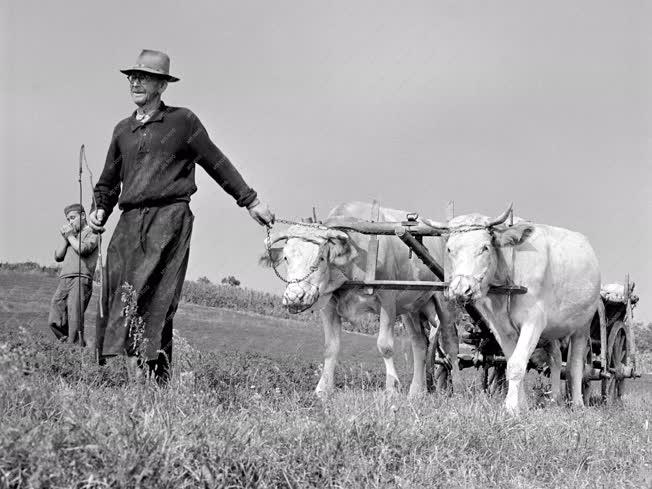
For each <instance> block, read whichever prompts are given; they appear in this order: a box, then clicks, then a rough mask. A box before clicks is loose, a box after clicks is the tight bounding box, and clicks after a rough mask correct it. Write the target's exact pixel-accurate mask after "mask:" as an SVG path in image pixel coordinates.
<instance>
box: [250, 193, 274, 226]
mask: <svg viewBox="0 0 652 489" xmlns="http://www.w3.org/2000/svg"><path fill="white" fill-rule="evenodd" d="M247 209H248V210H249V215H250V216H251V217H252V218H253V220H254V221H256V222H257V223H258V224H260V225H261V226H271V225H272V224H274V219H276V218H275V217H274V214H273V213H272V211H270V210H269V207H267V205H266V204H263V203H262V202H261V201H260V200H258V199H256V200H254V201H253V202H252V203H251V204H249V205H248V206H247Z"/></svg>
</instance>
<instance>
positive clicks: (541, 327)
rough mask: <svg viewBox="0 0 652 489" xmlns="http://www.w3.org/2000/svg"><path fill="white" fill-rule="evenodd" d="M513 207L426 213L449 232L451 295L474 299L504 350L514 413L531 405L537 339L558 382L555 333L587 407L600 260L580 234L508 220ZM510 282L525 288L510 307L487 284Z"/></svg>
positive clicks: (577, 396) (575, 390) (573, 386)
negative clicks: (439, 215)
mask: <svg viewBox="0 0 652 489" xmlns="http://www.w3.org/2000/svg"><path fill="white" fill-rule="evenodd" d="M510 211H511V207H510V208H509V209H508V210H507V211H506V212H505V213H504V214H503V215H501V216H500V217H499V218H496V219H494V220H491V219H489V218H488V217H486V216H482V215H479V214H470V215H464V216H459V217H456V218H454V219H452V220H450V221H449V222H448V224H441V223H437V222H434V221H430V220H428V219H423V222H424V223H425V224H428V225H430V226H431V227H433V228H435V229H438V230H440V231H442V232H443V233H447V235H448V239H447V243H446V255H447V263H446V273H447V279H448V280H450V286H449V289H448V291H447V294H448V295H449V298H452V299H455V300H457V301H461V302H471V301H472V302H473V303H474V304H475V305H476V307H477V308H478V310H479V311H480V313H481V314H482V315H483V317H484V318H485V320H486V321H487V323H488V326H489V327H490V329H491V331H492V332H493V334H494V335H495V336H496V340H497V341H498V343H499V344H500V347H501V348H502V350H503V352H504V353H505V356H506V357H507V359H508V360H507V380H508V391H507V397H506V399H505V407H506V408H507V410H508V411H510V412H512V413H515V414H517V413H518V412H519V411H520V410H521V409H526V408H527V400H526V396H525V388H524V385H523V378H524V376H525V372H526V368H527V364H528V360H529V359H530V356H531V355H532V352H533V351H534V349H535V348H536V346H537V343H538V342H539V340H542V344H546V343H547V344H548V346H549V349H550V350H549V354H550V355H551V358H550V360H551V362H550V363H551V379H552V380H553V389H555V381H556V383H557V386H558V382H559V381H558V379H559V373H558V372H559V364H560V363H561V358H560V356H559V353H558V352H559V346H558V342H557V341H555V340H556V339H561V338H565V337H570V343H571V344H570V347H569V354H568V362H567V384H570V393H571V395H572V401H573V404H574V405H576V406H582V405H583V399H582V374H583V369H584V362H585V358H586V355H585V353H586V347H587V344H588V338H589V329H590V325H591V319H592V318H593V315H594V314H595V313H596V310H597V308H598V302H599V301H600V270H599V267H598V260H597V258H596V255H595V252H594V251H593V248H592V247H591V245H590V244H589V242H588V240H587V239H586V237H584V236H583V235H581V234H579V233H576V232H572V231H568V230H566V229H562V228H558V227H553V226H547V225H543V224H533V223H529V222H526V221H524V220H522V219H517V220H515V222H514V224H513V226H505V225H504V222H505V221H506V220H507V216H508V215H509V213H510ZM510 281H512V282H513V283H515V284H518V285H524V286H526V287H527V288H528V291H527V294H524V295H515V296H512V298H511V304H509V307H508V302H509V301H508V298H507V296H505V295H499V294H490V295H488V294H487V292H488V290H489V286H490V285H492V284H506V283H509V282H510ZM508 309H509V311H508ZM555 357H556V358H555ZM556 390H557V391H558V387H556ZM555 394H557V392H555Z"/></svg>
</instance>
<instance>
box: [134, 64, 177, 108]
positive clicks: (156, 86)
mask: <svg viewBox="0 0 652 489" xmlns="http://www.w3.org/2000/svg"><path fill="white" fill-rule="evenodd" d="M127 79H128V80H129V88H130V90H131V98H132V99H133V101H134V103H135V104H136V105H137V106H139V107H142V106H143V105H145V104H147V103H148V102H151V101H152V100H154V99H156V97H158V96H160V95H161V94H162V93H163V92H164V91H165V89H166V88H167V86H168V82H167V81H165V80H163V79H161V78H158V77H156V76H154V75H150V74H148V73H143V72H140V71H134V72H132V73H131V74H129V76H128V77H127Z"/></svg>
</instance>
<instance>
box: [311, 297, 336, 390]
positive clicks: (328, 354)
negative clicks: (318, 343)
mask: <svg viewBox="0 0 652 489" xmlns="http://www.w3.org/2000/svg"><path fill="white" fill-rule="evenodd" d="M320 314H321V320H322V325H323V327H324V368H323V370H322V372H321V378H320V379H319V383H318V384H317V388H316V389H315V394H317V396H319V397H321V398H325V397H327V396H328V394H329V393H331V392H332V391H333V389H334V387H335V365H336V364H337V356H338V355H339V353H340V347H341V342H340V336H341V332H342V319H341V318H340V315H339V314H338V313H337V310H336V304H335V300H334V299H331V300H330V302H329V303H328V304H327V305H326V307H324V308H323V309H322V310H321V311H320Z"/></svg>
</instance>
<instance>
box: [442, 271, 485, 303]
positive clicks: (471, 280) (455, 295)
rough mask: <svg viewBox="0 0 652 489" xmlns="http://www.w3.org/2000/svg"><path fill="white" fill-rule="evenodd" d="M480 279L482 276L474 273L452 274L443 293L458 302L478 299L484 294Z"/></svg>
mask: <svg viewBox="0 0 652 489" xmlns="http://www.w3.org/2000/svg"><path fill="white" fill-rule="evenodd" d="M482 279H483V276H475V275H455V276H453V278H452V280H451V281H450V284H449V286H448V289H447V290H446V293H445V295H446V298H447V299H449V300H453V301H455V302H460V303H467V302H472V301H475V300H478V299H480V298H481V297H482V296H483V295H484V293H483V287H482Z"/></svg>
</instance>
